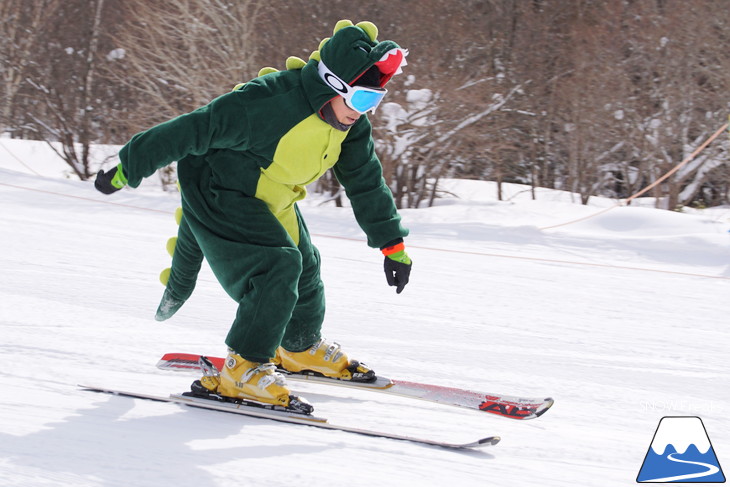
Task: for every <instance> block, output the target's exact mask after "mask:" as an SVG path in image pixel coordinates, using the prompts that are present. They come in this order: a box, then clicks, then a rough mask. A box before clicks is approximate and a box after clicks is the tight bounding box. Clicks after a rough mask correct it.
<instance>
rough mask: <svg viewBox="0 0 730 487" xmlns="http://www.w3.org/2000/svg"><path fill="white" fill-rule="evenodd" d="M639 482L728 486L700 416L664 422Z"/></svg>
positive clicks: (659, 428)
mask: <svg viewBox="0 0 730 487" xmlns="http://www.w3.org/2000/svg"><path fill="white" fill-rule="evenodd" d="M636 481H637V482H651V483H663V482H697V483H723V482H725V475H724V474H723V472H722V468H721V467H720V462H718V461H717V456H716V455H715V450H714V449H713V448H712V443H710V437H709V436H708V435H707V430H706V429H705V425H704V424H703V423H702V420H701V419H700V418H698V417H696V416H665V417H664V418H662V419H661V421H659V426H658V427H657V430H656V433H654V438H653V439H652V442H651V445H650V446H649V450H648V451H647V452H646V458H644V463H643V464H642V466H641V470H640V471H639V475H638V476H637V477H636Z"/></svg>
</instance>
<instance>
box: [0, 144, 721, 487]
mask: <svg viewBox="0 0 730 487" xmlns="http://www.w3.org/2000/svg"><path fill="white" fill-rule="evenodd" d="M0 142H1V143H2V145H3V147H0V270H1V275H2V279H0V333H1V336H2V339H0V372H2V373H1V374H0V390H2V395H0V485H2V486H33V487H36V486H60V485H63V486H66V485H74V486H78V487H91V486H132V485H133V486H136V487H142V486H154V487H160V486H166V485H175V486H196V487H199V486H229V485H244V486H248V485H267V486H309V485H316V486H338V487H339V486H344V485H346V486H373V485H382V486H391V485H399V486H400V485H413V484H418V485H424V486H426V485H428V486H430V485H452V486H465V485H500V486H528V485H540V486H565V485H580V486H608V485H610V486H623V485H625V486H629V485H635V478H636V475H637V473H638V471H639V469H640V467H641V464H642V461H643V459H644V457H645V455H646V453H647V449H648V448H649V445H650V443H651V441H652V437H653V434H654V432H655V430H656V428H657V425H658V423H659V420H660V419H661V418H662V417H663V416H700V417H701V418H702V419H703V421H704V424H705V427H706V428H707V432H708V434H709V436H710V439H711V441H712V443H713V446H714V449H715V452H716V454H717V455H718V458H719V460H720V464H721V465H726V468H727V466H728V465H730V419H728V418H729V417H730V387H729V386H730V371H729V370H728V361H727V356H728V346H729V345H730V331H729V329H728V322H729V319H728V316H729V315H730V300H729V299H728V297H729V296H730V233H728V230H730V208H719V209H711V210H705V211H701V212H700V211H694V212H686V213H670V212H666V211H661V210H655V209H651V208H649V207H634V206H632V207H627V208H613V209H610V208H611V207H612V206H614V205H615V202H613V201H609V200H603V199H600V198H596V199H593V200H592V201H591V205H590V206H581V205H579V204H577V203H576V199H575V198H574V195H570V194H568V193H561V192H555V191H548V190H538V194H537V200H535V201H533V200H531V199H530V194H529V191H527V190H526V188H524V187H520V186H507V187H506V188H505V192H506V198H505V201H501V202H500V201H497V200H496V197H495V196H496V189H495V187H494V185H493V184H491V183H485V182H475V181H447V185H446V187H445V188H444V189H446V190H448V191H450V192H451V193H452V196H448V197H445V198H444V199H442V200H440V201H439V202H438V205H437V206H435V207H433V208H429V209H420V210H405V211H403V212H402V214H403V218H404V222H405V223H406V224H407V226H409V227H410V229H411V236H410V237H408V239H407V246H408V249H409V253H410V254H411V256H412V258H413V260H414V268H413V274H412V278H411V283H410V284H409V285H408V287H407V288H406V289H405V291H404V292H403V294H401V295H396V294H395V292H394V291H393V289H391V288H388V287H387V286H386V283H385V279H384V276H383V272H382V257H380V256H379V253H378V252H377V251H375V250H372V249H369V248H368V247H367V246H366V244H365V243H364V236H363V235H362V232H361V231H360V230H359V229H358V227H357V225H356V223H355V221H354V218H353V217H352V214H351V212H350V210H349V209H347V208H335V207H333V206H331V205H329V204H321V203H322V202H321V200H318V199H317V198H316V197H311V198H310V199H308V200H306V201H305V202H304V203H303V204H302V205H301V207H302V210H303V212H304V215H305V218H307V222H308V226H309V229H310V231H311V232H312V234H313V239H314V242H315V244H316V245H317V246H318V247H319V248H320V250H321V253H322V257H323V276H324V280H325V284H326V286H327V293H328V315H327V320H326V323H325V329H324V331H325V336H327V337H329V338H331V339H335V340H337V341H338V342H340V343H341V344H342V345H343V347H344V349H345V350H346V351H347V352H348V353H349V354H350V356H352V357H354V358H358V359H360V360H363V361H365V362H367V363H368V364H370V365H371V366H373V368H374V369H375V370H376V371H378V372H379V373H380V374H383V375H387V376H391V377H395V378H401V379H404V380H411V381H416V382H432V383H437V384H442V385H447V386H448V385H451V386H458V387H465V388H472V389H477V390H484V391H492V392H499V393H504V394H516V395H523V396H537V397H544V396H552V397H554V398H555V399H556V404H555V406H554V407H553V409H552V410H550V411H549V412H548V413H547V414H546V415H545V416H543V417H541V418H539V419H536V420H533V421H525V422H519V421H511V420H508V419H503V418H497V417H493V416H488V415H486V414H484V413H480V412H477V411H474V412H470V411H465V410H458V409H455V408H450V407H446V406H439V405H434V404H429V403H421V402H416V401H408V400H406V399H400V398H393V397H388V396H384V395H378V394H374V393H370V394H369V393H367V392H357V391H354V392H353V391H348V390H345V389H339V388H336V389H335V388H325V387H322V386H315V385H309V384H306V385H304V386H298V388H299V389H300V390H302V391H303V392H304V394H303V395H304V396H305V397H307V398H308V399H309V400H310V401H311V402H313V403H314V404H315V407H316V413H317V414H318V415H321V416H326V417H328V418H330V421H331V422H333V423H341V424H348V425H355V426H361V427H370V428H375V429H382V430H387V431H393V432H396V433H402V434H412V435H419V436H425V437H430V438H436V439H444V440H449V441H467V440H474V439H476V438H478V437H483V436H489V435H495V434H496V435H501V436H502V438H503V439H502V442H501V443H500V444H499V445H497V446H495V447H492V448H489V449H486V450H483V451H476V452H455V451H449V450H444V449H440V448H434V447H425V446H420V445H417V444H411V443H407V442H400V441H394V440H384V439H378V438H370V437H364V436H358V435H353V434H348V433H340V432H332V431H324V430H318V429H314V428H311V427H305V426H295V425H285V424H279V423H275V422H272V421H266V420H258V419H253V418H245V417H238V416H234V415H226V414H221V413H216V412H209V411H201V410H194V409H190V408H185V407H183V406H177V405H171V404H164V403H155V402H149V401H141V400H132V399H127V398H121V397H113V396H106V395H98V394H93V393H89V392H83V391H81V390H79V389H78V388H77V387H76V385H77V384H91V385H103V386H108V387H117V388H122V389H130V390H136V391H140V392H147V393H160V394H166V393H169V392H179V391H182V390H185V389H186V388H187V387H188V385H189V382H190V381H191V380H192V379H194V377H193V376H189V375H186V374H185V373H179V372H178V373H176V372H170V371H160V370H157V369H156V368H155V364H156V362H157V360H158V359H159V358H160V356H161V355H162V354H164V353H166V352H172V351H178V352H197V353H204V354H210V355H220V354H222V353H224V344H223V339H224V337H225V335H226V333H227V331H228V327H229V324H230V322H231V320H232V318H233V316H234V312H235V309H236V305H235V303H233V302H232V301H231V300H230V298H228V296H227V295H226V294H225V293H224V292H223V290H222V289H221V288H220V286H219V285H218V283H217V282H216V280H215V279H214V277H213V276H212V274H211V272H210V270H209V269H208V268H207V267H205V268H204V269H203V272H202V273H201V276H200V279H199V282H198V287H197V289H196V292H195V293H194V295H193V296H192V298H191V299H190V300H189V302H188V303H186V305H185V306H184V307H183V308H182V309H181V310H180V312H179V313H178V314H177V315H176V316H175V317H174V318H172V319H171V320H169V321H167V322H164V323H158V322H155V321H154V319H153V315H154V312H155V309H156V307H157V304H158V302H159V298H160V296H161V294H162V290H163V289H162V286H161V285H160V284H159V282H158V281H157V276H158V274H159V272H160V271H161V270H162V269H163V268H164V267H167V266H168V265H169V261H170V258H169V256H168V255H167V253H166V251H165V242H166V240H167V239H168V237H170V236H172V235H174V234H175V232H176V226H175V222H174V218H173V212H174V210H175V208H176V207H177V206H178V199H179V198H178V195H176V194H167V193H162V192H160V191H159V190H157V186H156V185H155V184H154V182H152V183H150V184H148V185H147V186H145V187H143V188H141V189H139V190H134V191H133V190H124V191H121V192H119V193H117V194H115V195H112V196H110V197H107V196H104V195H102V194H100V193H97V192H95V191H94V189H93V186H92V184H91V183H88V182H79V181H75V180H73V178H69V177H68V172H67V171H66V170H65V168H64V167H63V166H62V165H60V164H59V163H58V161H57V159H55V158H54V156H53V155H52V153H49V152H48V151H47V150H46V149H47V147H46V148H45V149H44V148H43V147H42V146H40V145H38V144H36V143H25V144H23V143H21V142H19V141H11V140H9V139H0ZM102 152H103V151H102ZM111 165H113V162H109V161H108V162H106V166H105V167H107V166H111ZM587 217H589V218H587ZM575 220H580V221H577V222H575V223H572V224H569V225H562V226H556V225H561V224H563V223H566V222H571V221H575ZM548 227H550V228H548ZM305 386H306V387H305Z"/></svg>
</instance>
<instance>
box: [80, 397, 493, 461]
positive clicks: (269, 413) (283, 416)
mask: <svg viewBox="0 0 730 487" xmlns="http://www.w3.org/2000/svg"><path fill="white" fill-rule="evenodd" d="M79 387H80V388H81V389H82V390H85V391H90V392H98V393H104V394H111V395H115V396H122V397H128V398H132V399H143V400H147V401H158V402H169V403H174V404H182V405H185V406H191V407H195V408H200V409H207V410H211V411H222V412H225V413H233V414H240V415H244V416H250V417H253V418H260V419H270V420H274V421H279V422H282V423H289V424H300V425H307V426H314V427H316V428H323V429H328V430H334V431H343V432H346V433H355V434H359V435H365V436H373V437H377V438H387V439H391V440H401V441H409V442H412V443H418V444H421V445H429V446H437V447H441V448H448V449H455V450H471V449H475V448H483V447H487V446H492V445H496V444H497V443H499V441H500V437H499V436H489V437H486V438H481V439H478V440H476V441H471V442H467V443H450V442H445V441H438V440H430V439H427V438H418V437H414V436H407V435H398V434H394V433H388V432H382V431H375V430H371V429H365V428H355V427H351V426H343V425H336V424H332V423H329V422H327V419H326V418H322V417H318V416H313V415H309V414H301V413H296V412H290V411H285V410H277V409H265V408H262V407H257V406H252V405H246V404H238V403H232V402H219V401H216V400H212V399H205V398H200V397H194V396H187V395H184V394H171V395H169V396H157V395H151V394H144V393H138V392H127V391H121V390H117V389H110V388H106V387H95V386H86V385H79Z"/></svg>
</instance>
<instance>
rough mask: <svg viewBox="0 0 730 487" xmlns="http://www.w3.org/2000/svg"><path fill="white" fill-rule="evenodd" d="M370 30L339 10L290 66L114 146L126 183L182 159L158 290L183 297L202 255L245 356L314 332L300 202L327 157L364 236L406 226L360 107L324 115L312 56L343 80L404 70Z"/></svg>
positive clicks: (317, 289)
mask: <svg viewBox="0 0 730 487" xmlns="http://www.w3.org/2000/svg"><path fill="white" fill-rule="evenodd" d="M376 37H377V28H376V27H375V26H374V25H373V24H371V23H369V22H362V23H360V24H358V25H357V26H355V25H352V23H351V22H349V21H340V22H339V23H338V24H337V27H336V28H335V32H334V35H333V37H332V38H331V39H325V40H324V41H323V42H322V43H321V44H320V49H319V51H315V52H314V53H313V54H312V56H311V57H310V60H309V62H306V63H305V62H304V61H303V60H300V59H297V58H289V59H288V60H287V68H289V69H287V70H286V71H282V72H275V70H273V69H266V70H264V71H265V72H267V73H268V74H264V75H261V76H259V77H257V78H255V79H253V80H252V81H249V82H248V83H245V84H243V85H240V86H237V87H236V89H235V90H234V91H232V92H231V93H228V94H225V95H223V96H220V97H219V98H217V99H215V100H213V101H212V102H211V103H209V104H208V105H206V106H204V107H202V108H200V109H198V110H195V111H193V112H191V113H188V114H185V115H182V116H179V117H177V118H175V119H172V120H170V121H168V122H165V123H162V124H160V125H158V126H155V127H153V128H151V129H149V130H147V131H145V132H142V133H139V134H137V135H135V136H134V137H133V138H132V139H131V140H130V142H129V143H127V145H125V146H124V147H123V148H122V150H121V152H120V154H119V155H120V159H121V161H122V168H123V175H126V178H127V180H128V184H129V185H130V186H132V187H137V186H138V185H139V184H140V182H141V181H142V179H143V178H145V177H148V176H150V175H152V174H153V173H154V172H155V171H156V170H157V169H159V168H162V167H164V166H166V165H168V164H170V163H171V162H173V161H178V178H179V183H180V189H181V194H182V208H183V216H182V219H181V221H180V227H179V232H178V238H177V244H176V246H175V250H174V254H173V262H172V269H171V272H170V275H169V280H168V282H167V287H166V293H165V294H166V296H167V298H168V299H170V300H171V301H172V302H174V303H176V305H177V306H178V307H179V305H181V304H182V303H183V302H184V301H185V300H186V299H187V298H188V297H189V296H190V294H191V293H192V291H193V288H194V286H195V280H196V278H197V274H198V271H199V270H200V266H201V263H202V260H203V256H205V258H206V259H207V260H208V263H209V264H210V267H211V269H212V270H213V272H214V273H215V275H216V277H217V278H218V280H219V281H220V283H221V285H222V286H223V288H224V289H225V290H226V292H227V293H228V294H229V295H230V296H231V297H232V298H233V299H234V300H236V301H237V302H238V303H239V308H238V312H237V314H236V318H235V320H234V322H233V325H232V327H231V330H230V333H229V334H228V337H227V338H226V344H227V345H228V346H229V347H231V348H232V349H233V350H235V351H236V352H238V353H239V354H240V355H241V356H243V357H245V358H246V359H248V360H251V361H255V362H268V361H269V360H270V358H271V357H273V356H274V354H275V350H276V348H277V347H278V346H279V345H282V346H283V347H284V348H286V349H287V350H291V351H302V350H305V349H307V348H308V347H310V346H311V345H313V344H314V343H315V342H317V340H318V339H319V338H320V328H321V326H322V322H323V320H324V311H325V300H324V291H323V285H322V281H321V279H320V272H319V268H320V257H319V253H318V251H317V249H316V248H315V247H314V246H313V245H312V242H311V240H310V237H309V233H308V231H307V227H306V226H305V224H304V221H303V219H302V216H301V214H300V213H299V210H298V208H297V205H296V202H297V201H299V200H301V199H302V198H304V197H305V195H306V189H305V186H306V185H308V184H310V183H312V182H314V181H316V180H317V179H318V178H319V177H320V176H322V175H323V174H324V173H325V171H327V170H328V169H330V168H333V170H334V173H335V175H336V176H337V178H338V180H339V181H340V183H341V184H342V186H343V187H344V188H345V190H346V194H347V196H348V198H349V199H350V201H351V204H352V208H353V211H354V213H355V216H356V219H357V221H358V223H359V225H360V226H361V228H362V229H363V231H364V232H365V233H366V235H367V238H368V245H370V246H371V247H376V248H377V247H383V246H385V245H386V244H388V243H389V242H393V241H397V240H398V239H401V238H402V237H404V236H406V235H407V234H408V231H407V230H406V229H404V228H403V226H401V223H400V217H399V215H398V213H397V211H396V208H395V205H394V202H393V197H392V194H391V192H390V190H389V189H388V187H387V186H386V185H385V182H384V181H383V177H382V168H381V165H380V161H379V160H378V158H377V156H376V155H375V152H374V150H373V139H372V135H371V129H372V127H371V125H370V122H369V120H368V118H367V117H366V116H361V117H360V118H359V119H358V121H357V122H356V123H354V124H353V125H351V126H350V127H349V128H347V130H344V131H343V130H338V129H336V128H335V127H333V126H332V125H330V124H329V123H327V122H326V121H325V120H324V119H325V115H324V114H323V108H325V106H326V105H327V104H328V103H329V102H330V101H331V100H332V99H333V98H334V97H336V96H337V93H336V92H335V91H334V90H333V88H332V87H331V86H330V85H328V84H327V83H325V82H324V80H323V78H322V76H321V75H320V73H319V72H318V63H319V62H320V61H322V62H324V63H326V66H327V67H328V68H329V69H330V70H331V71H332V72H334V73H336V75H337V76H339V78H341V79H342V80H344V81H345V82H346V83H348V84H352V83H353V82H355V81H356V80H357V79H358V78H359V77H360V76H362V75H363V73H365V72H366V71H368V70H369V69H370V68H371V67H373V66H374V65H377V66H378V69H379V72H380V74H381V76H380V83H381V86H382V85H384V84H385V83H386V82H387V81H388V80H389V79H390V77H391V76H393V75H394V74H396V72H400V66H401V65H402V64H403V63H402V61H403V51H402V50H401V49H400V48H399V47H398V45H397V44H396V43H394V42H392V41H382V42H378V41H377V40H376ZM396 68H397V69H396Z"/></svg>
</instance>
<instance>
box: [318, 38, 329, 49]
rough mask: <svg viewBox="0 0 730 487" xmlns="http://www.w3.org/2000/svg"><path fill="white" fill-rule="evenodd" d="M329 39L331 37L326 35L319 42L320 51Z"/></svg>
mask: <svg viewBox="0 0 730 487" xmlns="http://www.w3.org/2000/svg"><path fill="white" fill-rule="evenodd" d="M328 40H330V38H329V37H325V38H324V39H322V40H321V41H320V43H319V47H318V48H317V50H318V51H321V50H322V47H323V46H324V45H325V44H327V41H328Z"/></svg>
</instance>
